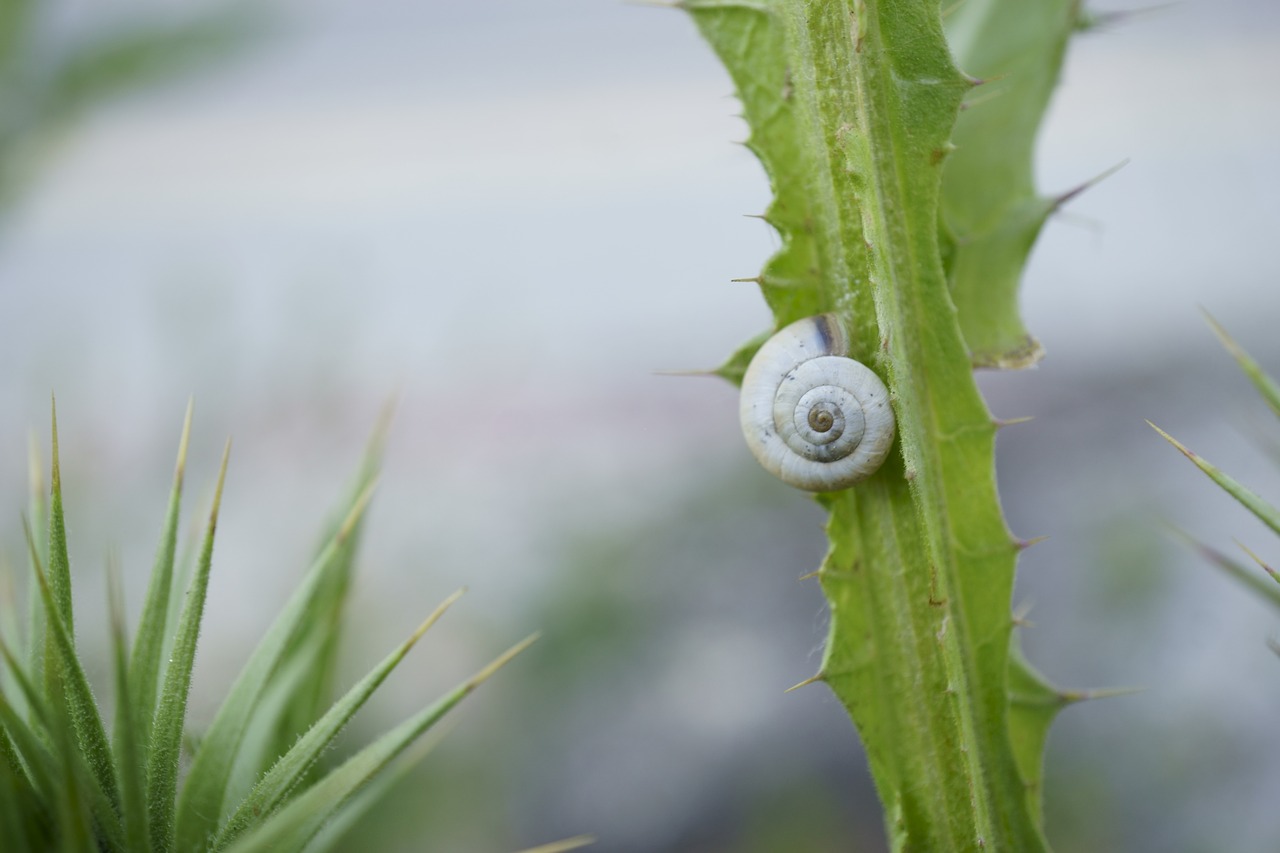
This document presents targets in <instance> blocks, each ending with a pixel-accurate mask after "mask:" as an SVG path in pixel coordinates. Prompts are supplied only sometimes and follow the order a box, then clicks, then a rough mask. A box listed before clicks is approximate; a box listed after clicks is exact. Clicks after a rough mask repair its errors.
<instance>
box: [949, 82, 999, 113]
mask: <svg viewBox="0 0 1280 853" xmlns="http://www.w3.org/2000/svg"><path fill="white" fill-rule="evenodd" d="M994 79H996V78H992V80H994ZM992 80H979V81H978V85H979V86H981V85H983V84H985V83H990V82H992ZM1008 91H1009V90H1008V89H989V90H987V91H985V92H983V93H982V94H981V95H977V96H976V97H973V98H968V99H966V100H964V101H961V102H960V109H961V110H967V109H970V108H971V107H980V106H982V105H983V104H985V103H986V102H987V101H990V100H992V99H993V98H999V97H1003V96H1004V95H1005V94H1006V93H1008Z"/></svg>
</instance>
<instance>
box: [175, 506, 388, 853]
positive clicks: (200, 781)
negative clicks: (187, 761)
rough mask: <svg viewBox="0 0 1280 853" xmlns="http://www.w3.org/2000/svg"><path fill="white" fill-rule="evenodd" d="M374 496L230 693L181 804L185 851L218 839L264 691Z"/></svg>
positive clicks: (180, 839)
mask: <svg viewBox="0 0 1280 853" xmlns="http://www.w3.org/2000/svg"><path fill="white" fill-rule="evenodd" d="M372 495H373V486H372V485H370V486H369V487H367V488H366V489H365V490H364V492H362V493H361V494H360V495H359V496H357V497H356V499H355V501H354V504H353V506H352V507H351V508H350V510H349V512H348V514H347V518H346V520H345V521H344V523H343V525H342V527H341V528H340V529H339V530H338V532H337V534H336V535H335V536H334V538H333V539H332V540H331V541H330V542H329V545H328V546H327V547H326V548H325V550H324V551H323V552H322V553H321V554H320V555H319V556H318V557H317V558H316V561H315V563H313V564H312V567H311V569H310V570H309V571H308V573H307V576H306V578H304V580H303V581H302V584H301V585H300V586H299V587H298V588H297V589H296V590H295V591H294V593H293V595H292V596H291V597H290V598H289V601H288V603H287V604H285V606H284V609H283V610H281V611H280V614H279V615H278V616H277V617H276V619H275V621H274V622H273V623H272V624H271V627H270V628H269V629H268V630H267V633H266V635H265V636H264V637H263V638H262V641H261V642H259V643H258V646H257V648H256V649H254V651H253V654H252V655H250V657H249V661H248V663H246V664H245V666H244V669H242V670H241V671H240V674H239V675H238V676H237V677H236V680H235V683H234V684H232V685H231V689H230V690H229V691H228V692H227V698H226V699H225V700H223V703H222V706H221V707H220V708H219V709H218V713H217V714H216V715H215V716H214V719H213V722H212V723H211V724H210V725H209V729H208V731H206V732H205V736H204V741H203V743H202V746H201V748H200V751H199V752H198V753H197V754H196V757H195V760H194V761H193V762H192V766H191V772H190V774H189V775H188V778H187V783H186V785H185V786H184V787H183V790H182V796H181V798H180V800H179V802H178V812H177V834H176V840H177V844H178V849H179V850H198V849H203V846H204V845H205V844H206V843H207V842H208V840H209V839H210V838H211V837H212V836H213V834H214V833H215V832H216V830H217V828H218V821H219V819H220V818H221V817H222V812H223V807H224V801H225V797H226V791H227V780H228V779H229V777H230V775H231V771H232V767H233V763H234V761H235V757H236V754H237V752H238V750H239V747H240V743H241V740H242V738H243V737H244V733H245V728H246V726H247V725H248V723H249V721H250V719H251V718H252V717H253V716H254V713H255V709H256V708H257V707H258V704H259V700H260V699H261V696H262V692H263V689H264V688H265V687H266V685H267V683H268V680H269V679H270V678H271V677H272V675H273V673H275V671H276V669H277V667H278V666H279V664H280V661H281V659H282V657H283V656H284V653H285V651H286V649H287V648H288V645H289V642H290V640H291V639H292V638H293V637H295V636H296V635H297V631H298V630H299V626H301V625H302V624H304V623H305V621H306V620H307V619H308V618H309V617H310V615H311V607H312V603H313V602H314V600H315V598H316V596H317V595H318V594H319V591H320V590H321V589H322V587H323V583H324V581H325V579H326V577H327V576H328V567H329V565H330V564H331V563H332V561H334V560H337V559H340V557H341V555H342V553H343V548H344V545H345V542H346V539H347V537H349V536H350V535H351V534H352V531H353V530H354V529H355V527H356V525H357V524H358V523H359V521H360V519H361V517H363V515H364V511H365V509H366V508H367V507H368V504H369V500H370V498H371V497H372Z"/></svg>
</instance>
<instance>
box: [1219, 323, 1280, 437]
mask: <svg viewBox="0 0 1280 853" xmlns="http://www.w3.org/2000/svg"><path fill="white" fill-rule="evenodd" d="M1203 313H1204V318H1205V320H1206V321H1207V322H1208V323H1209V328H1211V329H1213V333H1214V334H1215V335H1217V336H1218V340H1219V341H1221V342H1222V345H1223V346H1224V347H1226V350H1227V352H1229V353H1231V357H1232V358H1234V359H1235V360H1236V363H1237V364H1239V365H1240V369H1241V370H1243V371H1244V375H1245V376H1247V377H1249V381H1250V382H1252V383H1253V387H1254V388H1256V389H1257V390H1258V394H1260V395H1261V396H1262V399H1263V400H1265V401H1266V403H1267V405H1268V406H1270V407H1271V411H1273V412H1275V413H1276V416H1277V417H1280V385H1277V384H1276V382H1275V380H1274V379H1272V378H1271V377H1270V376H1268V375H1267V373H1266V372H1265V371H1264V370H1263V369H1262V368H1261V367H1260V366H1259V365H1258V362H1256V361H1254V360H1253V357H1252V356H1250V355H1249V353H1247V352H1245V351H1244V348H1243V347H1241V346H1240V345H1239V344H1238V343H1236V341H1235V338H1233V337H1231V335H1229V334H1227V330H1226V329H1224V328H1222V326H1221V325H1220V324H1219V323H1218V321H1217V320H1215V319H1213V317H1212V316H1211V315H1210V314H1209V312H1208V311H1204V312H1203Z"/></svg>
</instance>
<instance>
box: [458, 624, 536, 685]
mask: <svg viewBox="0 0 1280 853" xmlns="http://www.w3.org/2000/svg"><path fill="white" fill-rule="evenodd" d="M541 636H542V633H541V632H540V631H535V632H534V633H532V634H530V635H529V636H527V637H525V638H524V639H523V640H521V641H520V642H518V643H516V644H515V645H514V646H512V647H511V648H509V649H507V650H506V651H505V652H503V653H502V654H500V655H498V657H496V658H494V660H493V662H492V663H490V664H489V665H488V666H486V667H485V668H484V669H482V670H480V671H479V672H477V673H476V674H475V675H473V676H471V678H470V679H468V680H467V683H466V687H465V689H466V691H467V692H468V693H470V692H471V691H472V690H475V689H476V688H477V687H479V686H480V685H481V684H483V683H484V682H486V681H488V680H489V679H490V678H491V677H493V674H494V673H496V672H497V671H498V670H500V669H502V668H503V667H504V666H506V665H507V664H509V663H511V661H512V660H514V659H515V657H516V656H517V655H519V654H520V653H521V652H523V651H524V650H525V649H527V648H529V647H530V646H532V645H533V644H534V643H536V642H537V641H538V638H539V637H541Z"/></svg>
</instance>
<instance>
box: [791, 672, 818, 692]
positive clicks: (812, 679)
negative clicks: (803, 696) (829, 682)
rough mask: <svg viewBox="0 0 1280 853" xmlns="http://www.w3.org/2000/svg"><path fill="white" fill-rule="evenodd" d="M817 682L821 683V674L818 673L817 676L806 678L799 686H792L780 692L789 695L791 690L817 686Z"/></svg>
mask: <svg viewBox="0 0 1280 853" xmlns="http://www.w3.org/2000/svg"><path fill="white" fill-rule="evenodd" d="M819 681H822V673H818V674H817V675H814V676H811V677H809V678H806V679H805V680H804V681H802V682H800V683H799V684H793V685H791V686H790V687H788V688H787V689H786V690H784V691H782V692H783V693H790V692H791V691H792V690H799V689H800V688H801V687H808V686H809V685H810V684H817V683H818V682H819Z"/></svg>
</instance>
